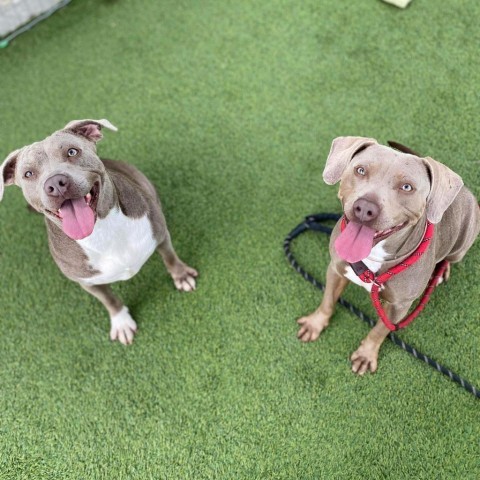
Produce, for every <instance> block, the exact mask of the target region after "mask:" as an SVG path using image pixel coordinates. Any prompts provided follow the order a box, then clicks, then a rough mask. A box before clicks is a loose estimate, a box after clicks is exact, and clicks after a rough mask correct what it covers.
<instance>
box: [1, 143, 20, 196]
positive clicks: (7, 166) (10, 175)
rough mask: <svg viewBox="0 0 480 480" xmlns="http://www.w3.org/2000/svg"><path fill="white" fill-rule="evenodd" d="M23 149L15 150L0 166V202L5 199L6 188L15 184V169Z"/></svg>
mask: <svg viewBox="0 0 480 480" xmlns="http://www.w3.org/2000/svg"><path fill="white" fill-rule="evenodd" d="M20 151H21V149H19V150H14V151H13V152H11V153H10V154H8V156H7V158H6V159H5V161H4V162H3V163H2V164H1V165H0V201H1V200H2V198H3V191H4V189H5V186H7V185H13V184H14V183H15V167H16V165H17V159H18V155H19V153H20Z"/></svg>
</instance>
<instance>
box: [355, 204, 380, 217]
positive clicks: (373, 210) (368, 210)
mask: <svg viewBox="0 0 480 480" xmlns="http://www.w3.org/2000/svg"><path fill="white" fill-rule="evenodd" d="M353 213H354V215H355V217H356V218H357V219H358V220H360V221H361V222H370V221H371V220H375V219H376V218H377V217H378V214H379V213H380V208H379V206H378V205H377V204H376V203H373V202H371V201H369V200H366V199H365V198H359V199H358V200H356V201H355V203H354V204H353Z"/></svg>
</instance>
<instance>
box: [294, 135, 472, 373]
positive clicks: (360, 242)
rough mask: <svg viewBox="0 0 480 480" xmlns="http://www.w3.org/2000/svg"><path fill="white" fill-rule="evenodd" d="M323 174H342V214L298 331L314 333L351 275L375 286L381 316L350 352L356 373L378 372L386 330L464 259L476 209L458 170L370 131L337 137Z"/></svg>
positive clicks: (307, 336) (337, 177) (304, 336)
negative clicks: (318, 295)
mask: <svg viewBox="0 0 480 480" xmlns="http://www.w3.org/2000/svg"><path fill="white" fill-rule="evenodd" d="M323 179H324V181H325V182H326V183H327V184H329V185H333V184H335V183H337V182H338V181H340V188H339V192H338V197H339V198H340V201H341V202H342V205H343V211H344V216H343V217H342V219H341V220H340V221H339V222H338V223H337V225H336V226H335V228H334V230H333V232H332V236H331V240H330V255H331V261H330V264H329V266H328V270H327V281H326V286H325V293H324V297H323V300H322V303H321V305H320V307H319V308H318V309H317V310H316V311H315V312H313V313H311V314H310V315H308V316H306V317H302V318H300V319H299V320H298V323H299V325H300V329H299V332H298V338H299V339H300V340H302V341H303V342H310V341H314V340H316V339H317V338H318V337H319V335H320V333H321V332H322V331H323V330H324V329H325V328H326V327H327V326H328V324H329V321H330V318H331V316H332V315H333V312H334V308H335V305H336V303H337V300H338V299H339V297H340V295H341V294H342V292H343V290H344V289H345V287H346V286H347V284H348V282H349V281H351V282H353V283H356V284H358V285H361V286H363V287H364V288H365V289H367V290H368V291H370V292H372V300H373V302H374V305H375V307H376V309H377V312H378V313H379V317H380V318H379V320H378V322H377V324H376V325H375V327H374V328H372V330H371V331H370V332H369V334H368V335H367V337H366V338H365V339H364V340H363V341H362V342H361V344H360V346H359V348H358V349H357V350H356V351H355V352H354V353H353V354H352V356H351V361H352V370H353V372H355V373H357V374H360V375H363V374H364V373H365V372H367V371H371V372H375V371H376V369H377V360H378V352H379V349H380V346H381V344H382V343H383V341H384V340H385V338H386V337H387V335H388V334H389V333H390V331H392V330H395V329H396V328H398V326H399V325H400V326H404V325H406V324H408V323H409V321H411V320H412V319H413V318H414V317H415V315H416V312H414V313H413V314H411V315H409V316H407V313H408V311H409V309H410V307H411V306H412V304H413V302H414V301H415V300H416V299H417V298H419V297H420V296H421V294H422V292H424V291H425V290H426V288H427V286H428V289H427V293H426V295H427V297H426V298H428V295H429V293H430V291H431V289H432V288H434V286H435V285H436V284H437V283H439V282H440V281H441V280H442V279H445V280H447V279H448V277H449V273H450V267H449V264H450V263H456V262H459V261H460V260H462V258H463V257H464V255H465V254H466V253H467V251H468V249H469V248H470V247H471V246H472V244H473V242H474V241H475V239H476V237H477V236H478V233H479V231H480V209H479V208H478V203H477V200H476V199H475V197H474V196H473V194H472V193H471V192H470V191H469V190H468V189H467V188H466V187H465V186H464V185H463V181H462V179H461V178H460V176H459V175H457V174H456V173H454V172H453V171H452V170H450V169H449V168H448V167H446V166H445V165H443V164H441V163H439V162H437V161H435V160H433V159H432V158H429V157H425V158H422V157H419V156H418V155H416V154H414V153H413V152H411V151H408V150H407V151H406V152H399V151H397V150H394V149H392V148H389V147H386V146H383V145H379V144H378V143H377V142H376V141H375V140H374V139H371V138H362V137H340V138H337V139H335V140H334V141H333V143H332V147H331V150H330V154H329V156H328V159H327V164H326V166H325V169H324V172H323ZM437 265H438V268H437ZM434 272H435V274H434ZM432 276H437V277H440V278H434V279H433V280H432ZM423 304H424V300H422V302H421V304H420V306H419V307H418V310H420V309H421V308H423ZM418 310H417V311H418ZM406 316H407V317H406ZM404 317H406V318H405V320H403V319H404Z"/></svg>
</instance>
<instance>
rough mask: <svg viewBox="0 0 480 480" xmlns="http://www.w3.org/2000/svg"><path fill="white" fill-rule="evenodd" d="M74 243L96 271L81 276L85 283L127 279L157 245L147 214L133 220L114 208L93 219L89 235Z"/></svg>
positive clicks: (135, 271)
mask: <svg viewBox="0 0 480 480" xmlns="http://www.w3.org/2000/svg"><path fill="white" fill-rule="evenodd" d="M77 243H78V244H79V245H80V246H81V247H82V249H83V250H84V252H85V254H86V255H87V257H88V261H89V264H90V266H91V267H92V268H93V269H95V270H96V271H98V272H99V273H98V274H96V275H94V276H92V277H89V278H84V279H82V283H84V284H86V285H101V284H105V283H112V282H117V281H119V280H128V279H129V278H131V277H133V276H134V275H135V274H136V273H138V271H139V270H140V268H141V267H142V265H143V264H144V263H145V262H146V261H147V260H148V258H149V257H150V255H152V253H153V252H154V251H155V248H156V247H157V242H156V240H155V238H154V236H153V232H152V227H151V224H150V221H149V219H148V218H147V215H145V216H143V217H142V218H137V219H133V218H129V217H127V216H125V215H124V214H123V213H122V212H121V211H120V210H119V209H118V208H114V209H112V210H111V211H110V212H109V214H108V215H107V216H106V217H105V218H103V219H100V220H97V222H96V224H95V228H94V229H93V232H92V234H91V235H89V236H88V237H86V238H84V239H82V240H77Z"/></svg>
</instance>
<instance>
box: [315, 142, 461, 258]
mask: <svg viewBox="0 0 480 480" xmlns="http://www.w3.org/2000/svg"><path fill="white" fill-rule="evenodd" d="M323 179H324V180H325V182H326V183H328V184H329V185H333V184H335V183H337V182H338V181H340V188H339V192H338V197H339V198H340V200H341V202H342V205H343V209H344V213H345V216H346V218H347V220H348V222H349V224H348V227H347V229H346V231H347V234H346V235H345V238H343V240H344V241H345V245H343V246H341V247H340V249H339V248H337V252H338V253H339V254H340V256H341V257H342V258H344V257H346V256H348V257H349V258H351V256H350V255H347V254H346V253H347V250H352V249H358V250H359V252H358V255H353V256H354V257H356V256H360V257H361V256H362V255H363V254H365V252H367V250H368V253H369V252H370V250H371V247H372V244H373V242H374V241H375V240H379V239H381V238H386V237H387V236H389V235H391V234H394V233H395V232H397V231H399V230H400V229H403V228H405V227H407V226H409V225H414V224H416V223H417V222H418V221H419V220H420V219H421V218H422V217H423V215H424V213H426V218H427V220H428V221H430V222H431V223H434V224H435V223H439V222H440V220H441V219H442V216H443V214H444V212H445V210H446V209H447V208H448V207H449V206H450V205H451V204H452V202H453V201H454V199H455V197H456V196H457V194H458V192H459V191H460V189H461V188H462V186H463V181H462V179H461V178H460V176H459V175H457V174H456V173H455V172H453V171H452V170H450V169H449V168H448V167H446V166H445V165H442V164H441V163H439V162H437V161H435V160H433V159H432V158H429V157H426V158H421V157H418V156H417V155H413V154H407V153H402V152H399V151H396V150H393V149H392V148H389V147H386V146H383V145H379V144H378V143H377V142H376V141H375V140H374V139H371V138H362V137H339V138H336V139H335V140H334V141H333V143H332V147H331V150H330V154H329V156H328V159H327V164H326V166H325V170H324V172H323ZM347 237H348V238H347ZM367 256H368V255H367ZM363 258H365V257H363ZM360 259H361V258H360ZM349 261H351V260H349ZM355 261H357V260H355Z"/></svg>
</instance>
